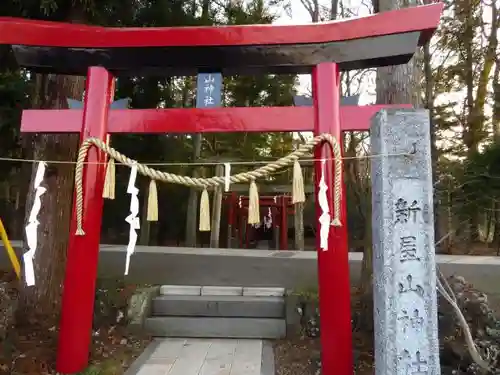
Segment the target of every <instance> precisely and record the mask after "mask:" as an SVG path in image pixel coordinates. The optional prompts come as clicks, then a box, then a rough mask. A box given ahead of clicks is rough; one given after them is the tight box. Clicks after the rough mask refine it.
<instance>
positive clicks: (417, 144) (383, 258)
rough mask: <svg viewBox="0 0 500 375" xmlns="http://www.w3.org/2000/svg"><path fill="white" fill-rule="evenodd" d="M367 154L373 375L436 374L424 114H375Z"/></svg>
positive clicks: (427, 140) (433, 265)
mask: <svg viewBox="0 0 500 375" xmlns="http://www.w3.org/2000/svg"><path fill="white" fill-rule="evenodd" d="M371 148H372V154H373V155H384V156H381V157H378V156H375V157H373V158H372V164H371V167H372V170H371V173H372V202H373V214H372V225H373V229H372V230H373V272H374V276H373V277H374V320H375V322H374V326H375V367H376V370H375V374H376V375H387V374H394V375H439V374H440V365H439V342H438V325H437V296H436V262H435V247H434V217H433V187H432V170H431V146H430V132H429V113H428V111H426V110H411V109H404V110H382V111H380V112H379V113H378V114H377V115H376V116H375V117H374V119H373V121H372V126H371ZM405 153H411V155H401V154H405ZM397 154H399V155H397Z"/></svg>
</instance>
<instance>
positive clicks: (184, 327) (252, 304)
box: [145, 285, 286, 339]
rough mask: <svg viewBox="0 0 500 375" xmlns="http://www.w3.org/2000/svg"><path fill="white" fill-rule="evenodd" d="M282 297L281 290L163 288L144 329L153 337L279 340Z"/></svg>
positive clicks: (282, 322)
mask: <svg viewBox="0 0 500 375" xmlns="http://www.w3.org/2000/svg"><path fill="white" fill-rule="evenodd" d="M284 294H285V291H284V289H283V288H244V287H219V286H203V287H201V286H173V285H164V286H162V287H161V288H160V295H159V296H158V297H156V298H154V299H153V301H152V306H151V317H149V318H147V319H146V321H145V328H146V330H147V331H148V332H149V333H151V334H152V335H153V336H156V337H188V338H241V339H278V338H283V337H285V336H286V321H285V314H286V312H285V311H286V309H285V296H284Z"/></svg>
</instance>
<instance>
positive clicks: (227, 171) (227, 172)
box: [224, 163, 231, 193]
mask: <svg viewBox="0 0 500 375" xmlns="http://www.w3.org/2000/svg"><path fill="white" fill-rule="evenodd" d="M229 186H231V163H224V191H225V192H226V193H227V192H228V191H229Z"/></svg>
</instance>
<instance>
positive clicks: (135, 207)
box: [125, 165, 141, 275]
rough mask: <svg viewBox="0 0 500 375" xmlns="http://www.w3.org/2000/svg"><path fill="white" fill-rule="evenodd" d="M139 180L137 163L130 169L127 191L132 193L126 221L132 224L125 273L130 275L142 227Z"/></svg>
mask: <svg viewBox="0 0 500 375" xmlns="http://www.w3.org/2000/svg"><path fill="white" fill-rule="evenodd" d="M136 180H137V165H133V166H132V167H131V169H130V178H129V180H128V187H127V193H128V194H130V214H129V215H128V216H127V217H126V218H125V221H126V222H127V223H129V225H130V231H129V239H128V245H127V259H126V261H125V275H128V271H129V267H130V257H131V256H132V254H133V253H134V251H135V246H136V244H137V232H136V230H139V229H140V227H141V226H140V221H139V218H138V217H137V215H138V214H139V189H138V188H136V187H135V182H136Z"/></svg>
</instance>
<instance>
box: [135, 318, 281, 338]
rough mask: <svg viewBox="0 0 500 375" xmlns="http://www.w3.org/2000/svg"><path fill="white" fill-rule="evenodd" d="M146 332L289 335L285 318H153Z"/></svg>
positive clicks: (160, 334) (157, 334)
mask: <svg viewBox="0 0 500 375" xmlns="http://www.w3.org/2000/svg"><path fill="white" fill-rule="evenodd" d="M145 329H146V331H147V332H148V333H149V334H151V335H152V336H155V337H188V338H189V337H196V338H240V339H281V338H284V337H285V336H286V322H285V320H284V319H268V318H208V317H167V316H162V317H151V318H147V319H146V322H145Z"/></svg>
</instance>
